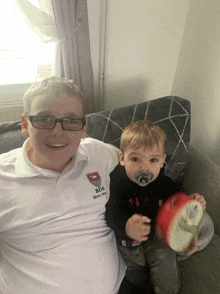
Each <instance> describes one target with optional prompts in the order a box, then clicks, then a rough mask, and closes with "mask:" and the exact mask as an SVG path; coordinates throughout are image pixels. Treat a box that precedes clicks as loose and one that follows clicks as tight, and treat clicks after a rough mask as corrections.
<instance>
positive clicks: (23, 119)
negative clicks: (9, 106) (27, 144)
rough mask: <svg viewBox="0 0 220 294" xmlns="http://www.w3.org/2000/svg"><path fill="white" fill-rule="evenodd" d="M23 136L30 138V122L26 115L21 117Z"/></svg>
mask: <svg viewBox="0 0 220 294" xmlns="http://www.w3.org/2000/svg"><path fill="white" fill-rule="evenodd" d="M21 134H22V136H23V137H25V138H28V137H29V132H28V121H27V117H26V115H24V114H22V115H21Z"/></svg>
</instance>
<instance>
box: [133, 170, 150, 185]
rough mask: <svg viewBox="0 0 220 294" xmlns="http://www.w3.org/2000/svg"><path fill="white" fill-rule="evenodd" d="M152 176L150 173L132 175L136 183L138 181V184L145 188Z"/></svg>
mask: <svg viewBox="0 0 220 294" xmlns="http://www.w3.org/2000/svg"><path fill="white" fill-rule="evenodd" d="M153 177H154V175H153V174H152V173H151V172H147V173H144V172H136V173H135V174H134V178H135V180H136V181H138V184H139V185H140V186H147V185H148V184H149V183H150V181H151V180H152V179H153Z"/></svg>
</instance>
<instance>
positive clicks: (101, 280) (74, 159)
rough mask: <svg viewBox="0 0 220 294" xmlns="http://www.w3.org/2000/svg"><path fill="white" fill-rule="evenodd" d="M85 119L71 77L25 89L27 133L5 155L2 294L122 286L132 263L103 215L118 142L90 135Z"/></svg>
mask: <svg viewBox="0 0 220 294" xmlns="http://www.w3.org/2000/svg"><path fill="white" fill-rule="evenodd" d="M86 126H87V120H86V118H85V117H84V109H83V96H82V94H81V93H80V91H79V90H78V88H77V87H75V86H74V85H73V83H72V81H68V80H66V79H62V78H57V77H51V78H49V79H46V80H43V81H41V82H39V83H36V84H34V85H33V86H31V87H30V89H29V90H28V91H27V92H26V93H25V95H24V114H23V115H22V116H21V127H22V135H23V136H24V137H27V138H28V139H27V140H26V141H25V142H24V145H23V146H22V148H18V149H15V150H12V151H10V152H8V153H5V154H2V155H1V156H0V203H1V206H0V252H1V254H2V259H1V261H0V293H1V294H14V293H17V294H21V293H22V294H30V293H32V294H40V293H41V294H42V293H43V294H49V293H50V294H51V293H53V294H74V293H76V294H78V293H85V294H86V293H90V294H97V293H106V294H107V293H109V294H110V293H117V292H118V290H119V286H120V283H121V281H122V279H123V277H124V274H125V265H124V263H123V261H122V259H121V257H120V256H119V255H118V252H117V247H116V242H115V237H114V233H113V231H112V230H111V229H110V228H109V227H107V225H106V222H105V219H104V214H105V204H106V202H107V200H108V197H109V174H110V172H111V171H112V170H113V169H114V167H115V166H116V164H117V163H118V150H117V148H115V147H114V146H111V145H108V144H104V143H102V142H100V141H97V140H94V139H91V138H85V136H86V135H85V132H86ZM82 138H85V139H82Z"/></svg>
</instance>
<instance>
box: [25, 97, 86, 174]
mask: <svg viewBox="0 0 220 294" xmlns="http://www.w3.org/2000/svg"><path fill="white" fill-rule="evenodd" d="M30 115H34V116H49V117H54V118H79V119H81V118H83V110H82V104H81V102H80V100H79V98H78V97H71V96H69V95H61V96H60V98H58V99H49V98H48V97H47V96H44V95H43V96H37V97H35V98H34V99H33V101H32V105H31V111H30ZM21 127H22V135H23V136H24V137H30V142H31V145H32V148H31V149H30V151H29V153H28V157H29V160H30V161H31V162H32V163H33V164H34V165H36V166H38V167H41V168H45V169H50V170H54V171H58V172H61V171H62V170H63V169H64V168H65V166H66V165H67V164H68V163H69V161H70V160H71V158H72V157H73V156H74V155H75V154H76V151H77V149H78V147H79V144H80V141H81V138H82V137H85V131H86V125H85V126H84V127H83V129H82V130H80V131H66V130H63V129H62V126H61V123H60V122H58V123H57V124H56V126H55V128H54V129H51V130H46V129H37V128H35V127H33V126H32V125H31V122H30V121H29V119H28V118H27V117H26V116H25V115H22V116H21Z"/></svg>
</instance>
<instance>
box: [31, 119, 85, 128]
mask: <svg viewBox="0 0 220 294" xmlns="http://www.w3.org/2000/svg"><path fill="white" fill-rule="evenodd" d="M28 119H29V120H30V122H31V124H32V126H33V127H35V128H37V129H43V130H52V129H53V128H55V126H56V124H57V123H58V122H60V123H61V126H62V128H63V129H64V130H66V131H80V130H82V128H83V127H84V125H85V122H86V121H85V118H84V117H83V118H60V119H59V118H55V117H49V116H33V115H31V116H28Z"/></svg>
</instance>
